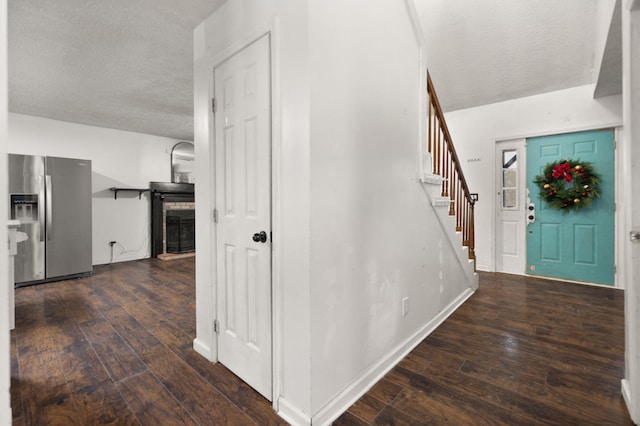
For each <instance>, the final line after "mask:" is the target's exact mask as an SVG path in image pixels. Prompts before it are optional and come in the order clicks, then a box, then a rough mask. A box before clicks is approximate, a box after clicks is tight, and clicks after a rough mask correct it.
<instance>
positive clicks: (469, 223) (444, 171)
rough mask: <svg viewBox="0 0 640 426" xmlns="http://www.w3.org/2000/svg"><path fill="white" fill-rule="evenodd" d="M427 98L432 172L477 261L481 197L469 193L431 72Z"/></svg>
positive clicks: (472, 256) (466, 244) (464, 241)
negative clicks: (477, 218) (476, 209)
mask: <svg viewBox="0 0 640 426" xmlns="http://www.w3.org/2000/svg"><path fill="white" fill-rule="evenodd" d="M427 94H428V95H429V125H428V133H429V134H428V138H427V144H428V149H429V153H430V154H431V156H432V159H433V170H432V172H433V174H434V175H439V176H441V177H442V178H443V180H442V189H441V195H442V196H443V197H448V198H449V200H450V203H449V215H451V216H455V217H456V231H458V232H461V233H462V244H463V245H465V246H467V247H468V248H469V259H472V260H474V261H475V258H476V255H475V235H474V234H475V232H474V231H475V230H474V227H475V219H474V206H475V203H476V201H478V194H472V193H471V191H470V190H469V185H468V184H467V180H466V179H465V177H464V173H463V172H462V165H461V164H460V160H459V159H458V154H457V153H456V149H455V147H454V145H453V139H452V138H451V134H450V133H449V128H448V127H447V123H446V121H445V119H444V113H443V112H442V108H441V107H440V101H439V100H438V95H437V94H436V91H435V88H434V85H433V81H432V80H431V76H430V75H429V73H428V72H427Z"/></svg>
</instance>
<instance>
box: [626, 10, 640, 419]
mask: <svg viewBox="0 0 640 426" xmlns="http://www.w3.org/2000/svg"><path fill="white" fill-rule="evenodd" d="M622 48H623V49H622V51H623V72H622V75H623V104H624V136H625V141H624V142H625V145H627V146H628V147H629V151H630V153H631V155H630V162H631V167H630V169H629V170H630V172H629V176H626V178H627V179H629V180H630V182H631V184H630V185H629V186H630V189H629V191H628V193H627V196H628V197H629V198H630V200H629V201H630V203H629V207H628V211H627V212H626V213H627V215H628V221H627V223H629V224H630V225H631V229H627V230H626V231H627V232H630V231H632V230H633V231H640V197H638V194H640V0H623V7H622ZM626 248H627V250H626V251H627V253H626V262H625V263H626V265H627V267H626V269H627V270H626V271H625V272H626V274H627V287H626V290H625V343H626V345H625V346H626V352H625V378H624V379H623V380H622V394H623V396H624V399H625V401H626V403H627V408H628V409H629V413H630V415H631V419H632V420H633V421H634V423H636V424H640V338H639V336H638V333H639V332H640V311H639V308H640V242H631V241H630V240H627V242H626Z"/></svg>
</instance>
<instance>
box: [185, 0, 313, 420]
mask: <svg viewBox="0 0 640 426" xmlns="http://www.w3.org/2000/svg"><path fill="white" fill-rule="evenodd" d="M267 33H268V34H270V35H271V55H272V57H271V59H272V97H273V98H272V118H273V129H272V135H273V136H272V168H273V180H272V213H273V215H272V220H273V228H272V231H273V242H272V247H273V272H272V273H273V286H272V299H273V306H274V310H273V318H274V333H273V336H274V342H273V355H274V365H275V370H274V383H275V389H274V407H275V408H276V409H278V410H280V412H281V413H283V412H287V413H288V414H287V415H288V416H289V420H290V421H292V422H293V421H297V420H296V419H298V420H299V419H308V418H310V415H311V412H310V410H311V386H312V385H311V383H310V374H309V371H310V357H311V355H310V353H309V351H310V338H311V337H310V322H309V315H310V314H309V311H310V303H311V300H310V296H309V274H310V271H309V238H310V236H309V173H310V172H309V99H308V98H309V75H308V61H307V58H308V53H307V50H308V42H307V2H306V1H300V0H234V1H228V2H226V3H225V4H223V5H222V6H221V7H220V9H218V10H217V11H216V12H215V13H214V14H213V15H212V16H211V17H210V18H209V19H207V20H206V21H205V22H204V23H203V24H201V25H200V26H199V27H198V28H197V29H196V31H195V33H194V38H195V39H194V66H195V89H194V90H195V92H194V96H195V150H196V157H197V158H199V159H202V161H200V160H199V161H198V162H197V163H196V181H197V182H198V185H196V198H197V200H198V203H197V205H196V224H197V227H198V232H197V240H196V244H197V245H198V251H197V252H196V334H197V337H196V340H195V341H194V348H195V349H196V350H197V351H198V352H199V353H201V354H203V355H204V356H206V357H207V358H208V359H210V360H212V361H214V360H216V359H217V358H216V357H217V355H216V354H217V347H216V339H215V336H214V333H213V329H212V324H213V319H214V318H216V303H215V297H214V295H215V274H214V268H215V266H214V265H215V227H214V226H213V223H212V221H211V211H212V209H213V208H214V207H215V205H214V198H213V194H214V182H213V178H214V176H213V174H212V170H213V164H214V161H213V146H212V144H211V142H212V136H211V129H212V124H211V122H212V115H211V114H210V110H211V108H210V105H211V104H210V102H211V97H212V96H213V88H212V77H213V70H214V68H215V66H216V65H217V64H219V63H220V62H221V61H223V60H224V59H225V58H227V57H229V56H230V55H232V54H233V53H235V52H237V51H239V50H241V49H242V48H243V47H245V46H247V45H248V44H249V43H250V42H252V41H254V40H257V39H258V38H259V37H260V36H262V35H264V34H267ZM205 159H206V160H205ZM204 182H206V183H208V185H205V184H203V183H204ZM202 247H205V249H201V248H202ZM302 421H304V420H302Z"/></svg>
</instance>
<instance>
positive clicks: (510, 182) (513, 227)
mask: <svg viewBox="0 0 640 426" xmlns="http://www.w3.org/2000/svg"><path fill="white" fill-rule="evenodd" d="M524 151H525V140H524V139H518V140H512V141H505V142H499V143H497V144H496V172H497V176H496V195H497V198H496V272H506V273H509V274H520V275H523V274H524V273H525V267H526V266H525V265H526V260H527V256H526V236H525V223H526V216H527V196H526V193H525V182H524V179H525V176H526V175H525V170H524V165H525V164H526V163H525V161H524Z"/></svg>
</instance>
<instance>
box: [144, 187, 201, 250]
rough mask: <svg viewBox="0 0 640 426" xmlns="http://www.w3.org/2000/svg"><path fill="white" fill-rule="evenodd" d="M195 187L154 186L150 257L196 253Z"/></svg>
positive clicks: (152, 193)
mask: <svg viewBox="0 0 640 426" xmlns="http://www.w3.org/2000/svg"><path fill="white" fill-rule="evenodd" d="M193 188H194V186H193V184H192V183H168V182H166V183H165V182H151V183H150V189H151V257H158V256H160V255H165V254H167V253H169V254H177V253H189V252H193V251H195V197H194V191H193Z"/></svg>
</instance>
